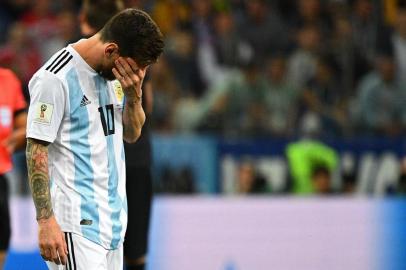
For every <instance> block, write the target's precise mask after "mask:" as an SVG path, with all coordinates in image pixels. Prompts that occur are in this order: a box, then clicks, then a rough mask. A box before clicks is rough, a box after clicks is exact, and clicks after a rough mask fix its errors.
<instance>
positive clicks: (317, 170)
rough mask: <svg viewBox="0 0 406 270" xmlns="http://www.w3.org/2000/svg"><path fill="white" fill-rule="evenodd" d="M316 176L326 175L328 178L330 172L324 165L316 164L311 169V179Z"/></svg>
mask: <svg viewBox="0 0 406 270" xmlns="http://www.w3.org/2000/svg"><path fill="white" fill-rule="evenodd" d="M318 175H327V176H328V177H330V176H331V171H330V169H329V168H328V167H327V166H326V165H323V164H318V165H315V166H313V168H312V177H315V176H318Z"/></svg>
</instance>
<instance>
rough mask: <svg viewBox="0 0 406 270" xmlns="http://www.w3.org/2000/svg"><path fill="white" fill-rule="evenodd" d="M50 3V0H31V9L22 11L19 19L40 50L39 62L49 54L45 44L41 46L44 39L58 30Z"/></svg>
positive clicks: (42, 61)
mask: <svg viewBox="0 0 406 270" xmlns="http://www.w3.org/2000/svg"><path fill="white" fill-rule="evenodd" d="M51 3H52V2H51V0H37V1H32V5H31V9H30V10H28V11H27V12H26V13H24V14H23V15H22V17H21V20H20V21H21V22H22V23H23V24H24V26H25V27H26V28H27V30H28V32H27V33H28V34H29V35H30V38H31V39H32V40H33V41H34V42H35V44H36V45H37V48H38V49H39V50H40V53H41V63H44V62H45V61H46V60H48V58H47V57H48V56H49V53H48V51H47V49H46V48H45V46H42V45H43V44H44V40H48V39H49V38H51V37H53V36H54V35H56V33H57V32H58V23H57V18H56V16H55V14H54V12H53V11H52V9H51Z"/></svg>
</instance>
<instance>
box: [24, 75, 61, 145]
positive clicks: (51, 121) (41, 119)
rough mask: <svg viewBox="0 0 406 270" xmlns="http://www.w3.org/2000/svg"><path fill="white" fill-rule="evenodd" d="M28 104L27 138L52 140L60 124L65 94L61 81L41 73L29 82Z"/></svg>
mask: <svg viewBox="0 0 406 270" xmlns="http://www.w3.org/2000/svg"><path fill="white" fill-rule="evenodd" d="M29 90H30V97H31V101H30V106H29V109H28V119H27V138H33V139H38V140H42V141H46V142H50V143H52V142H54V140H55V138H56V135H57V134H58V130H59V127H60V125H61V122H62V119H63V116H64V112H65V106H66V103H65V101H66V94H65V90H64V85H63V83H62V82H61V81H60V80H59V79H58V78H57V77H56V76H53V74H48V73H43V74H42V76H41V75H40V76H37V77H35V78H33V79H32V80H31V81H30V83H29Z"/></svg>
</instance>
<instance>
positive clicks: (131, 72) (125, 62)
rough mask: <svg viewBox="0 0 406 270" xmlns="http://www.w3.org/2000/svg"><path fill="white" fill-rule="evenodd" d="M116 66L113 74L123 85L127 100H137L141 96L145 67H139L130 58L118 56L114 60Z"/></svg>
mask: <svg viewBox="0 0 406 270" xmlns="http://www.w3.org/2000/svg"><path fill="white" fill-rule="evenodd" d="M115 64H116V67H115V68H113V70H112V71H113V74H114V76H115V77H116V78H117V80H118V81H119V82H120V83H121V86H122V87H123V91H124V94H125V96H126V98H127V101H128V102H138V101H141V98H142V89H141V86H142V82H143V80H144V77H145V73H146V71H147V67H144V68H139V67H138V65H137V63H135V61H134V60H132V59H131V58H123V57H119V58H118V59H117V60H116V61H115Z"/></svg>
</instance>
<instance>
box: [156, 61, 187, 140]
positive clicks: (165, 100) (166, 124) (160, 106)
mask: <svg viewBox="0 0 406 270" xmlns="http://www.w3.org/2000/svg"><path fill="white" fill-rule="evenodd" d="M150 73H151V76H150V77H151V80H150V82H151V84H152V89H154V98H153V106H152V107H153V108H154V109H153V110H152V113H151V116H150V117H151V126H152V128H153V129H154V130H156V131H158V132H168V131H171V130H172V128H173V127H172V119H171V116H172V115H173V110H174V106H175V104H176V102H177V100H178V99H179V97H180V94H181V89H180V87H179V85H178V82H177V81H176V80H175V77H174V76H173V73H172V70H171V68H169V64H168V61H167V60H166V59H165V56H162V57H161V58H160V60H159V62H157V63H156V64H155V65H153V66H152V67H151V69H150Z"/></svg>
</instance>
